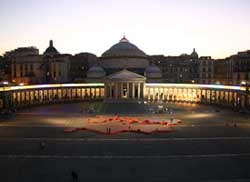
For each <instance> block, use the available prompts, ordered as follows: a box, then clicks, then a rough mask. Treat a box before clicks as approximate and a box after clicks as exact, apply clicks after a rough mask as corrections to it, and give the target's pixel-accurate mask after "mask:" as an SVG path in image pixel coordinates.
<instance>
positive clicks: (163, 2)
mask: <svg viewBox="0 0 250 182" xmlns="http://www.w3.org/2000/svg"><path fill="white" fill-rule="evenodd" d="M249 9H250V1H249V0H210V1H200V0H178V1H175V0H127V1H122V0H71V1H69V0H60V1H59V0H43V1H38V0H22V1H20V0H1V1H0V23H1V30H0V31H1V34H0V42H1V44H0V55H2V54H3V53H4V52H6V51H10V50H13V49H15V48H18V47H27V46H35V47H37V48H38V49H39V52H40V54H42V53H43V52H44V50H45V49H46V48H47V47H48V45H49V40H50V39H52V40H53V41H54V46H55V47H56V48H57V49H58V51H59V52H60V53H69V54H73V55H74V54H76V53H80V52H90V53H93V54H96V55H97V56H101V54H102V53H103V52H104V51H106V50H107V49H109V48H110V47H111V46H112V45H114V44H115V43H117V42H119V40H120V39H121V38H122V36H123V34H124V33H125V35H126V37H127V39H128V40H129V41H130V42H131V43H133V44H135V45H136V46H138V48H140V49H141V50H143V51H144V52H145V53H146V54H148V55H159V54H163V55H173V56H174V55H180V54H182V53H188V54H189V53H191V52H192V49H193V48H196V50H197V52H198V54H199V55H200V56H212V57H213V58H224V57H227V56H230V55H232V54H236V53H237V52H238V51H245V50H248V49H250V23H249V18H250V11H249Z"/></svg>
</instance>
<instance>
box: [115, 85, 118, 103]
mask: <svg viewBox="0 0 250 182" xmlns="http://www.w3.org/2000/svg"><path fill="white" fill-rule="evenodd" d="M115 99H118V83H115Z"/></svg>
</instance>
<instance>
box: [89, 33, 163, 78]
mask: <svg viewBox="0 0 250 182" xmlns="http://www.w3.org/2000/svg"><path fill="white" fill-rule="evenodd" d="M97 68H98V69H97ZM123 69H126V70H128V71H131V72H133V73H136V74H139V75H142V76H143V75H145V76H146V78H147V77H150V78H155V79H160V78H161V76H162V73H161V69H160V68H159V67H158V66H156V65H150V64H149V60H148V56H147V54H146V53H145V52H143V51H142V50H140V49H139V48H138V47H137V46H136V45H134V44H132V43H131V42H130V41H129V40H128V39H127V38H126V37H125V36H124V37H123V38H122V39H121V40H120V41H119V42H118V43H116V44H115V45H113V46H111V47H110V48H109V49H108V50H107V51H105V52H104V53H103V54H102V55H101V57H100V63H99V65H94V66H93V67H91V68H90V69H89V72H88V73H89V74H88V80H91V79H92V78H95V79H94V81H96V79H104V77H105V76H108V75H110V74H113V73H116V72H119V71H121V70H123ZM95 70H96V73H95ZM100 70H101V72H102V74H100ZM151 71H152V72H151ZM152 75H157V76H152Z"/></svg>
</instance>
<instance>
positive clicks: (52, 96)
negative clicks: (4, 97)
mask: <svg viewBox="0 0 250 182" xmlns="http://www.w3.org/2000/svg"><path fill="white" fill-rule="evenodd" d="M9 97H10V98H11V102H12V104H13V105H14V106H15V107H17V108H19V107H24V106H29V105H37V104H46V103H57V102H65V101H80V100H103V97H104V88H103V87H91V88H49V89H28V90H16V91H12V92H10V93H9Z"/></svg>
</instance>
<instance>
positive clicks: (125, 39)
mask: <svg viewBox="0 0 250 182" xmlns="http://www.w3.org/2000/svg"><path fill="white" fill-rule="evenodd" d="M120 42H129V41H128V39H127V38H126V37H125V35H123V37H122V39H121V40H120Z"/></svg>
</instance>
